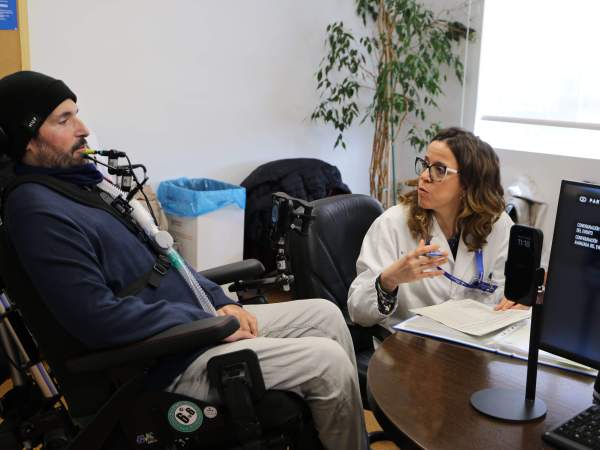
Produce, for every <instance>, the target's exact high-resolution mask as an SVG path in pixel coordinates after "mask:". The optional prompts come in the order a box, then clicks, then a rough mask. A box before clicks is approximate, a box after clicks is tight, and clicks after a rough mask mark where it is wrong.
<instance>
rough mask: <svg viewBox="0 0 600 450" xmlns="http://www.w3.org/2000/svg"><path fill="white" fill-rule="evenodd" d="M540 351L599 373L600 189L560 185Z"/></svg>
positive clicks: (564, 182) (590, 185)
mask: <svg viewBox="0 0 600 450" xmlns="http://www.w3.org/2000/svg"><path fill="white" fill-rule="evenodd" d="M540 349H542V350H546V351H548V352H550V353H554V354H557V355H560V356H563V357H565V358H568V359H571V360H573V361H576V362H579V363H582V364H585V365H587V366H590V367H594V368H596V369H600V186H595V185H592V184H586V183H578V182H574V181H563V182H562V184H561V189H560V197H559V199H558V210H557V213H556V223H555V226H554V237H553V240H552V250H551V253H550V264H549V267H548V278H547V283H546V293H545V295H544V306H543V308H542V325H541V333H540Z"/></svg>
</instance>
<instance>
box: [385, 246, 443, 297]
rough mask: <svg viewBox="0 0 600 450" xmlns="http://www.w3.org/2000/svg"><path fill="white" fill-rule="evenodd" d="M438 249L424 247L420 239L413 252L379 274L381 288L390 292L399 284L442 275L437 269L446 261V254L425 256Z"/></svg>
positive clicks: (435, 247) (436, 247)
mask: <svg viewBox="0 0 600 450" xmlns="http://www.w3.org/2000/svg"><path fill="white" fill-rule="evenodd" d="M439 248H440V246H439V245H437V244H432V245H425V241H424V240H423V239H421V240H420V241H419V246H418V247H417V248H416V249H415V250H414V251H412V252H410V253H409V254H408V255H406V256H405V257H404V258H402V259H399V260H397V261H394V262H393V263H392V264H391V265H390V266H388V267H387V268H386V269H385V270H384V271H383V272H382V273H381V278H380V279H379V280H380V282H381V287H383V289H385V290H386V291H387V292H392V291H394V289H396V287H397V286H398V285H399V284H401V283H410V282H412V281H417V280H421V279H423V278H431V277H439V276H440V275H443V274H444V272H442V271H441V270H438V269H437V267H438V266H441V265H442V264H445V263H446V262H447V261H448V253H447V252H440V256H433V257H429V256H426V255H427V253H429V252H437V251H438V250H439Z"/></svg>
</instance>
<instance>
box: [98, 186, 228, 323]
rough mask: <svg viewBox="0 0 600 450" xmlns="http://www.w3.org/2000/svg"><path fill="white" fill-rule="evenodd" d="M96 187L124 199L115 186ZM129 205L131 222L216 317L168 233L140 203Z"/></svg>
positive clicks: (131, 202)
mask: <svg viewBox="0 0 600 450" xmlns="http://www.w3.org/2000/svg"><path fill="white" fill-rule="evenodd" d="M98 187H99V188H100V189H102V190H103V191H104V192H106V193H108V194H110V195H111V196H112V197H113V198H117V197H119V196H121V197H122V198H123V199H125V198H126V196H125V194H124V193H123V191H121V189H119V188H118V187H116V186H115V185H113V184H111V183H109V182H108V181H106V180H102V182H100V183H99V184H98ZM129 205H130V206H131V207H132V208H133V209H132V211H131V218H132V219H133V221H134V222H135V223H136V224H137V225H138V226H139V227H140V228H141V229H142V230H143V231H144V233H145V234H146V236H148V237H149V238H150V239H152V241H153V242H155V243H156V245H157V246H158V247H159V248H160V250H161V251H162V252H163V253H164V254H165V255H166V256H167V257H168V258H169V261H170V262H171V265H172V266H173V267H175V269H177V271H178V272H179V274H180V275H181V277H182V278H183V279H184V280H185V282H186V283H187V285H188V286H189V287H190V289H191V290H192V292H193V293H194V295H195V296H196V299H197V300H198V303H199V304H200V306H201V307H202V309H203V310H204V311H205V312H207V313H209V314H212V315H215V316H216V315H217V311H216V310H215V307H214V306H213V304H212V303H211V302H210V300H209V299H208V296H207V295H206V292H204V290H203V289H202V287H201V286H200V284H199V283H198V280H196V277H194V275H193V274H192V272H191V270H190V269H189V267H188V266H187V264H186V263H185V260H184V259H183V258H182V257H181V255H180V254H179V253H178V252H177V250H175V248H174V247H173V237H172V236H171V235H170V234H169V232H168V231H164V230H159V229H158V227H157V226H156V224H155V223H154V219H153V218H152V216H151V215H150V213H149V212H148V210H146V208H144V207H143V206H142V204H141V203H140V202H138V201H137V200H136V199H133V198H132V199H131V200H130V201H129Z"/></svg>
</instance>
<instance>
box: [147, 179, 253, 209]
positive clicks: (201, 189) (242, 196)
mask: <svg viewBox="0 0 600 450" xmlns="http://www.w3.org/2000/svg"><path fill="white" fill-rule="evenodd" d="M156 195H157V197H158V201H159V202H160V203H161V205H162V207H163V209H164V210H165V212H166V213H167V214H171V215H175V216H183V217H196V216H201V215H202V214H206V213H209V212H211V211H216V210H217V209H221V208H224V207H225V206H227V205H231V204H235V205H238V206H239V207H240V208H241V209H244V208H245V207H246V188H243V187H241V186H236V185H235V184H229V183H224V182H223V181H217V180H211V179H209V178H192V179H190V178H185V177H183V178H177V179H175V180H167V181H162V182H161V183H160V184H159V185H158V191H157V193H156Z"/></svg>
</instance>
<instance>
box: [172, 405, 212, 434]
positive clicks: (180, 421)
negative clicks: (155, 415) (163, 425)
mask: <svg viewBox="0 0 600 450" xmlns="http://www.w3.org/2000/svg"><path fill="white" fill-rule="evenodd" d="M167 418H168V420H169V425H171V426H172V427H173V428H175V429H176V430H177V431H181V432H182V433H192V432H194V431H196V430H197V429H198V428H200V427H201V426H202V421H203V419H204V416H203V415H202V411H201V410H200V407H199V406H198V405H196V404H195V403H194V402H190V401H182V402H177V403H174V404H173V405H171V407H170V408H169V413H168V415H167Z"/></svg>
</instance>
